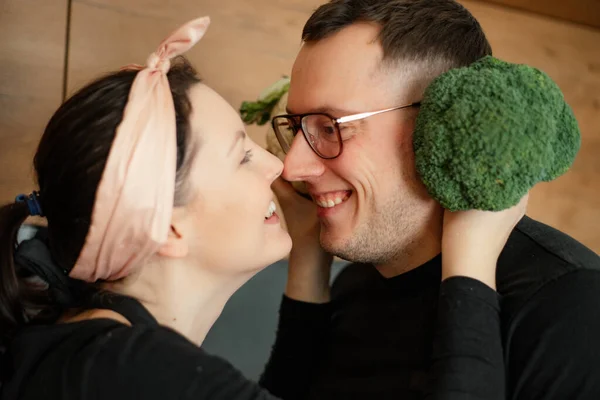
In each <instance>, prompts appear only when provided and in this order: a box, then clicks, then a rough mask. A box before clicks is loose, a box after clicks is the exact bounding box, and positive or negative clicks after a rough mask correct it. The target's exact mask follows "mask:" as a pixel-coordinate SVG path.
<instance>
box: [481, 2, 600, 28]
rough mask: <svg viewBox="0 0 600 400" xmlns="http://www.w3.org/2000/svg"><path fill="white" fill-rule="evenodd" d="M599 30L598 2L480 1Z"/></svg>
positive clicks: (599, 8) (599, 9)
mask: <svg viewBox="0 0 600 400" xmlns="http://www.w3.org/2000/svg"><path fill="white" fill-rule="evenodd" d="M480 1H488V2H490V3H496V4H500V5H504V6H508V7H513V8H516V9H518V10H524V11H529V12H533V13H536V14H540V15H546V16H550V17H554V18H558V19H562V20H565V21H571V22H575V23H578V24H584V25H589V26H591V27H594V28H600V0H569V1H565V0H480Z"/></svg>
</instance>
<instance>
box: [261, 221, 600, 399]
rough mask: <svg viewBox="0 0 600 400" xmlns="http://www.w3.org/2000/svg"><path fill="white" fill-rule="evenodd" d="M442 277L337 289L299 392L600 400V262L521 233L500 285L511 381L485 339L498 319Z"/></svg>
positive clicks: (540, 233) (435, 273)
mask: <svg viewBox="0 0 600 400" xmlns="http://www.w3.org/2000/svg"><path fill="white" fill-rule="evenodd" d="M440 276H441V257H439V256H438V257H436V258H434V259H433V260H431V261H429V262H428V263H426V264H425V265H423V266H421V267H419V268H417V269H415V270H412V271H410V272H408V273H405V274H403V275H400V276H397V277H394V278H391V279H384V278H383V277H382V276H381V275H380V274H379V273H378V272H377V271H376V270H375V269H374V268H373V267H372V266H370V265H359V264H354V265H351V266H349V267H347V268H346V269H345V270H344V271H343V272H342V273H341V274H340V275H339V277H338V278H337V280H336V282H335V284H334V287H333V289H332V303H331V313H332V316H331V319H330V321H329V325H328V328H327V331H326V333H324V334H323V336H322V337H321V338H320V339H319V342H318V347H316V346H315V348H316V349H317V352H318V353H317V354H314V355H313V360H312V365H313V368H312V369H311V372H312V375H311V376H310V377H307V379H306V380H305V381H304V382H303V386H302V389H303V391H304V392H306V393H307V395H306V397H307V398H309V399H378V400H380V399H403V400H411V399H421V398H423V397H426V396H428V395H431V393H432V392H433V393H437V394H439V395H440V396H442V397H443V398H456V399H489V398H497V399H504V398H506V399H518V400H521V399H522V400H525V399H526V400H530V399H544V400H550V399H556V400H567V399H568V400H577V399H586V400H588V399H589V400H598V399H600V257H598V255H597V254H595V253H594V252H592V251H591V250H589V249H587V248H585V247H584V246H583V245H581V244H580V243H578V242H576V241H575V240H573V239H572V238H570V237H568V236H566V235H564V234H563V233H561V232H558V231H556V230H554V229H552V228H550V227H548V226H546V225H544V224H541V223H538V222H536V221H533V220H532V219H530V218H527V217H525V218H523V220H522V221H520V222H519V224H517V226H516V228H515V230H514V231H513V233H512V234H511V236H510V238H509V240H508V242H507V245H506V246H505V248H504V250H503V253H502V254H501V256H500V259H499V261H498V268H497V277H496V280H497V288H498V293H499V294H500V295H501V339H502V348H503V352H504V353H503V356H504V363H505V365H506V372H505V374H506V375H505V376H504V375H503V371H501V370H498V369H495V368H492V366H491V365H492V364H491V363H495V362H496V357H498V356H499V355H498V353H497V351H498V348H497V347H496V342H495V341H494V340H495V339H497V338H492V337H490V336H489V335H490V333H491V330H488V328H489V327H490V326H493V325H495V323H496V321H497V320H496V319H495V318H496V316H495V315H494V313H493V312H492V310H491V308H490V309H488V310H486V309H485V307H483V305H482V304H480V305H479V306H475V305H473V304H470V303H464V302H463V300H462V299H459V298H454V299H453V298H450V299H448V297H447V295H448V292H447V291H446V289H445V288H444V285H442V289H443V290H442V292H441V297H440V290H439V289H440V285H439V281H440ZM444 299H446V300H448V301H447V302H445V301H444ZM438 304H439V305H440V306H441V307H442V308H438V307H439V306H438ZM471 307H475V308H471ZM450 310H454V311H455V312H456V313H455V314H452V315H450V314H448V313H449V311H450ZM461 310H462V311H465V312H464V313H463V314H460V313H458V312H460V311H461ZM436 318H437V319H436ZM289 336H291V337H293V335H289ZM287 337H288V334H287V333H286V332H280V335H278V340H277V342H276V346H275V349H274V354H275V355H277V354H280V355H281V356H282V357H285V356H286V352H287V351H289V348H290V347H292V344H291V343H286V342H285V341H286V338H287ZM279 346H280V347H281V348H283V349H288V350H282V349H278V347H279ZM304 350H305V351H307V352H308V351H309V348H305V349H304ZM475 360H477V361H479V363H480V365H479V367H475V366H476V364H477V363H476V362H475ZM274 361H275V362H277V361H279V360H278V359H276V358H275V359H274ZM279 362H280V363H283V362H281V361H279ZM488 362H489V363H490V364H489V365H488V367H487V368H486V365H487V363H488ZM284 364H285V363H284ZM272 372H273V369H267V373H266V375H265V382H273V381H275V382H279V383H280V385H279V386H277V389H278V390H280V391H277V392H276V393H285V387H286V386H289V385H291V383H288V382H286V381H285V380H284V379H281V380H280V379H274V378H273V377H272V376H271V375H269V374H270V373H272ZM503 382H505V384H504V383H503ZM453 396H454V397H453Z"/></svg>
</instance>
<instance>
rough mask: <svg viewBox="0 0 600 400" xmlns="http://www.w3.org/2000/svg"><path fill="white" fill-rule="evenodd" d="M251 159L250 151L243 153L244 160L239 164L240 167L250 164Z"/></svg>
mask: <svg viewBox="0 0 600 400" xmlns="http://www.w3.org/2000/svg"><path fill="white" fill-rule="evenodd" d="M251 159H252V150H248V151H246V153H244V158H243V159H242V162H241V163H240V165H242V164H246V163H247V162H250V160H251Z"/></svg>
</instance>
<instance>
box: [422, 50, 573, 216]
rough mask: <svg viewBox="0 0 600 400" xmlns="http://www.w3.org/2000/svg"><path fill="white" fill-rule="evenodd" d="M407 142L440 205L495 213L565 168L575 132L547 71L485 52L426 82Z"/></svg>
mask: <svg viewBox="0 0 600 400" xmlns="http://www.w3.org/2000/svg"><path fill="white" fill-rule="evenodd" d="M413 143H414V150H415V162H416V168H417V172H418V173H419V175H420V177H421V180H422V181H423V183H424V184H425V186H426V187H427V190H428V191H429V193H430V195H431V196H432V197H434V198H435V199H436V200H437V201H439V202H440V204H441V205H442V206H443V207H444V208H446V209H449V210H453V211H456V210H468V209H480V210H489V211H499V210H503V209H506V208H509V207H512V206H513V205H515V204H517V203H518V202H519V200H520V199H521V197H523V196H524V195H525V194H526V193H527V192H528V191H529V190H530V189H531V188H532V187H533V186H534V185H535V184H536V183H538V182H542V181H545V182H548V181H551V180H553V179H555V178H557V177H559V176H560V175H562V174H563V173H565V172H566V171H567V170H568V169H569V168H570V166H571V165H572V163H573V161H574V159H575V156H576V154H577V152H578V150H579V147H580V144H581V137H580V132H579V127H578V124H577V121H576V119H575V116H574V115H573V112H572V110H571V108H570V107H569V105H568V104H567V103H566V102H565V100H564V97H563V95H562V92H561V91H560V89H559V88H558V86H557V85H556V84H555V83H554V82H553V81H552V79H550V77H548V76H547V75H546V74H545V73H543V72H541V71H539V70H537V69H535V68H532V67H530V66H526V65H522V64H511V63H508V62H504V61H501V60H499V59H497V58H494V57H491V56H487V57H484V58H482V59H481V60H479V61H477V62H475V63H473V64H471V65H470V66H468V67H464V68H456V69H452V70H450V71H448V72H446V73H444V74H442V75H441V76H439V77H438V78H436V79H435V80H434V81H433V82H432V83H431V84H430V85H429V86H428V88H427V89H426V91H425V95H424V98H423V101H422V103H421V109H420V112H419V115H418V117H417V121H416V125H415V130H414V137H413Z"/></svg>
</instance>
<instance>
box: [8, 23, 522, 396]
mask: <svg viewBox="0 0 600 400" xmlns="http://www.w3.org/2000/svg"><path fill="white" fill-rule="evenodd" d="M208 24H209V20H208V18H200V19H197V20H193V21H191V22H190V23H188V24H186V25H184V26H183V27H182V28H180V29H179V30H177V31H176V32H175V33H173V34H172V35H171V36H170V37H168V38H167V39H166V40H165V41H164V42H163V43H162V44H161V45H160V46H159V49H158V50H157V51H156V52H155V53H153V54H152V55H151V56H150V58H149V59H148V63H147V66H146V67H139V66H130V67H128V68H125V69H124V70H121V71H119V72H117V73H114V74H110V75H108V76H106V77H103V78H101V79H99V80H97V81H95V82H93V83H91V84H89V85H88V86H86V87H84V88H83V89H81V90H80V91H79V92H77V93H76V94H75V95H74V96H73V97H71V98H70V99H69V100H68V101H66V102H65V103H64V104H63V105H62V106H61V107H60V108H59V109H58V110H57V112H56V113H55V114H54V116H53V117H52V119H51V120H50V122H49V123H48V125H47V127H46V130H45V132H44V135H43V137H42V139H41V141H40V144H39V147H38V150H37V153H36V155H35V159H34V166H35V170H36V173H37V177H38V183H39V188H40V191H39V193H38V192H34V193H33V194H31V195H30V196H20V197H18V198H17V201H16V202H15V203H14V204H9V205H6V206H4V207H2V208H1V209H0V244H1V246H2V249H1V251H0V268H1V274H2V276H1V282H0V324H1V326H0V329H1V332H2V344H3V345H4V346H5V347H6V352H5V354H4V355H3V356H2V360H1V361H0V365H2V377H1V379H0V381H2V382H3V384H2V391H1V393H0V399H3V400H4V399H40V398H50V399H54V398H64V399H91V398H94V399H120V398H123V399H131V398H144V399H165V398H190V399H215V398H219V399H271V398H273V397H272V395H271V394H270V393H269V392H278V393H279V394H280V395H281V397H283V398H286V399H290V398H298V397H299V396H300V394H299V392H298V391H297V390H296V389H297V387H295V386H294V384H295V383H297V382H301V379H303V378H304V376H303V374H306V373H307V371H306V366H307V365H309V364H307V362H308V361H309V357H310V355H309V354H302V352H298V351H296V352H290V353H288V354H282V353H281V352H282V351H285V349H280V350H277V351H275V352H274V353H273V354H272V356H271V361H270V363H269V365H268V367H267V371H266V373H265V377H266V378H265V379H264V380H263V382H262V387H261V386H259V385H257V384H255V383H252V382H249V381H247V380H245V379H244V378H243V377H242V376H241V375H240V374H239V372H237V371H236V370H235V369H234V368H233V367H232V366H231V365H230V364H228V363H227V362H225V361H224V360H221V359H219V358H217V357H213V356H210V355H208V354H206V353H204V352H203V351H202V350H201V348H200V347H199V346H200V345H201V344H202V341H203V339H204V337H205V335H206V333H207V332H208V330H209V329H210V327H211V326H212V324H213V323H214V321H215V320H216V319H217V317H218V315H219V313H220V312H221V310H222V309H223V306H224V304H225V302H226V301H227V300H228V299H229V297H230V296H231V295H232V294H233V293H234V292H235V291H236V289H238V288H239V287H240V286H241V285H242V284H244V282H246V281H247V280H248V279H250V277H252V276H253V275H254V274H255V273H256V272H258V271H259V270H260V269H261V268H264V267H265V266H267V265H269V264H271V263H273V262H275V261H277V260H279V259H281V258H283V257H284V256H285V255H286V254H287V253H288V252H289V251H290V248H291V240H290V237H289V235H288V234H287V233H286V232H285V231H284V230H283V229H282V228H281V226H280V224H279V219H278V216H277V214H276V213H275V206H274V202H273V194H272V191H271V184H272V183H273V182H274V181H275V180H276V179H277V178H278V176H279V175H280V173H281V170H282V164H281V162H280V161H279V160H278V159H277V158H276V157H274V156H272V155H270V154H269V153H267V152H266V151H264V150H263V149H261V148H260V147H259V146H257V145H256V144H255V143H253V142H252V141H251V140H250V139H249V138H248V137H247V136H246V134H245V133H244V126H243V124H242V122H241V120H240V119H239V117H238V116H237V113H236V112H235V111H234V110H233V109H232V108H231V107H230V106H229V105H228V104H227V103H226V102H225V101H224V100H223V99H222V98H221V97H220V96H219V95H217V94H216V93H215V92H214V91H212V90H211V89H210V88H209V87H207V86H206V85H204V84H202V83H200V81H199V79H198V78H197V77H196V75H195V72H194V70H193V69H192V67H191V66H190V65H189V64H188V63H187V62H186V61H185V60H184V59H182V58H176V59H175V57H177V56H178V55H179V54H181V53H183V52H185V51H186V50H187V49H189V48H190V47H192V46H193V45H194V44H195V43H196V42H197V41H198V40H199V39H200V38H201V37H202V35H203V34H204V32H205V30H206V29H207V27H208ZM170 60H173V62H172V63H171V61H170ZM171 64H172V65H171ZM279 184H282V182H279ZM523 205H524V203H522V204H521V206H520V207H517V208H515V209H513V210H510V211H508V212H506V213H497V214H495V215H491V216H490V215H487V214H481V213H465V214H452V215H448V218H447V219H446V221H447V224H446V228H445V230H446V231H445V238H444V240H445V242H444V250H445V251H446V250H447V253H448V254H453V257H448V260H449V261H448V262H447V263H446V262H445V265H444V272H445V278H451V277H453V276H456V275H461V274H463V270H461V264H465V265H466V264H469V265H471V266H472V265H474V264H479V265H481V266H482V270H483V271H487V273H490V271H491V273H493V270H494V269H495V261H496V258H497V256H498V254H499V251H500V249H501V248H502V246H503V244H504V242H505V240H506V237H507V236H508V233H509V232H510V230H511V229H512V226H514V224H515V223H516V222H517V220H518V218H519V216H520V215H522V212H523ZM29 215H44V216H45V217H46V218H47V220H48V235H47V237H38V238H35V239H32V240H29V241H26V242H24V243H22V244H20V245H19V246H18V247H17V248H16V251H15V241H16V233H17V231H18V229H19V227H20V225H21V224H22V223H23V221H24V220H25V219H26V218H27V216H29ZM485 224H488V225H489V224H494V225H495V227H496V228H497V230H496V232H497V233H494V234H488V235H490V236H489V237H488V239H489V240H488V242H487V243H486V246H485V248H483V249H482V251H481V252H480V253H478V254H476V255H473V253H472V252H471V253H466V252H465V253H463V252H462V249H464V248H465V247H468V246H467V245H466V244H469V243H470V240H471V239H470V238H473V237H475V238H476V239H477V238H481V232H478V231H477V227H480V226H482V225H485ZM487 228H488V229H486V230H485V232H489V231H490V230H489V226H488V227H487ZM471 232H473V233H471ZM458 233H462V235H463V236H461V240H463V241H464V243H466V244H463V243H459V241H457V240H456V234H458ZM484 251H487V253H485V252H484ZM462 256H464V257H467V256H468V257H469V263H466V262H465V259H464V258H462V259H461V257H462ZM479 256H481V257H479ZM483 267H485V268H483ZM477 273H480V271H479V272H477ZM40 279H41V280H40ZM449 280H450V279H447V280H446V281H445V283H446V282H448V281H449ZM461 282H464V281H461ZM472 285H473V282H470V283H469V284H468V285H467V286H466V287H465V286H464V285H463V286H461V284H455V285H454V286H447V287H446V289H447V290H446V291H445V292H444V294H443V296H446V298H448V297H449V298H452V299H455V300H456V299H458V300H460V301H465V302H471V303H470V304H472V306H473V307H479V308H480V309H483V310H484V312H487V313H489V314H490V315H491V319H492V320H494V318H496V319H497V312H498V311H497V309H495V308H494V307H488V305H487V304H484V303H485V302H483V303H479V302H478V299H474V298H472V297H468V295H467V297H464V296H465V293H466V292H468V291H469V290H472ZM453 287H454V289H452V288H453ZM464 289H468V290H466V291H465V290H464ZM488 289H489V288H488ZM490 292H491V293H492V294H491V298H494V292H493V290H491V289H489V291H488V292H486V295H487V296H490ZM461 296H463V297H461ZM311 307H312V306H311V305H308V304H301V303H300V304H299V302H294V301H293V300H291V299H284V304H283V305H282V314H281V320H280V332H284V331H286V330H288V331H289V330H296V331H302V332H303V333H305V334H306V337H307V339H309V336H310V335H311V334H312V333H314V332H315V331H318V329H319V321H318V312H317V313H316V314H315V313H313V314H312V315H313V316H315V315H316V317H315V319H314V320H313V321H314V326H295V325H294V322H295V320H296V319H295V318H294V313H302V312H306V311H307V310H308V309H311ZM286 310H287V311H288V312H287V313H286ZM290 310H291V311H290ZM308 311H310V312H313V310H308ZM290 312H291V313H292V314H290ZM453 315H454V314H452V312H451V311H449V313H448V318H454V317H453ZM300 319H301V320H303V321H304V320H306V319H303V318H300ZM440 329H441V330H440V337H441V339H440V341H439V343H438V344H440V351H445V350H447V348H446V347H444V346H446V344H445V343H447V341H445V339H446V338H448V337H452V336H453V335H457V334H458V335H460V334H462V332H467V331H468V330H469V329H477V330H479V331H480V333H481V332H484V333H488V337H489V341H487V342H486V343H483V344H482V346H484V347H485V349H484V351H485V352H486V354H489V348H490V347H492V348H499V330H498V329H497V326H495V325H493V324H491V325H490V324H483V326H482V324H481V323H480V322H477V321H475V322H472V326H462V327H461V331H460V332H455V331H453V330H452V328H451V327H449V326H446V325H444V324H443V323H442V324H441V328H440ZM451 350H452V351H453V352H454V353H456V354H462V353H461V349H460V348H452V349H451ZM469 351H472V349H469ZM500 354H501V349H500ZM500 361H501V357H500ZM473 362H474V364H473V368H492V369H495V370H497V372H498V374H502V364H501V362H500V363H493V362H492V363H490V362H489V360H487V361H486V362H485V363H483V365H482V363H481V362H478V361H477V360H474V361H473ZM436 370H437V371H438V372H436V374H437V375H436V377H435V379H436V381H439V382H442V383H443V382H444V379H446V377H449V376H451V374H452V372H451V370H452V363H451V360H450V361H448V360H446V359H444V358H443V357H442V358H440V361H439V363H437V364H436ZM282 383H285V384H289V386H288V389H287V391H286V389H285V388H284V389H281V387H282ZM276 386H277V389H276V390H275V389H274V388H275V387H276ZM440 393H442V395H444V393H443V388H442V389H441V392H440ZM449 395H450V394H449Z"/></svg>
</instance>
